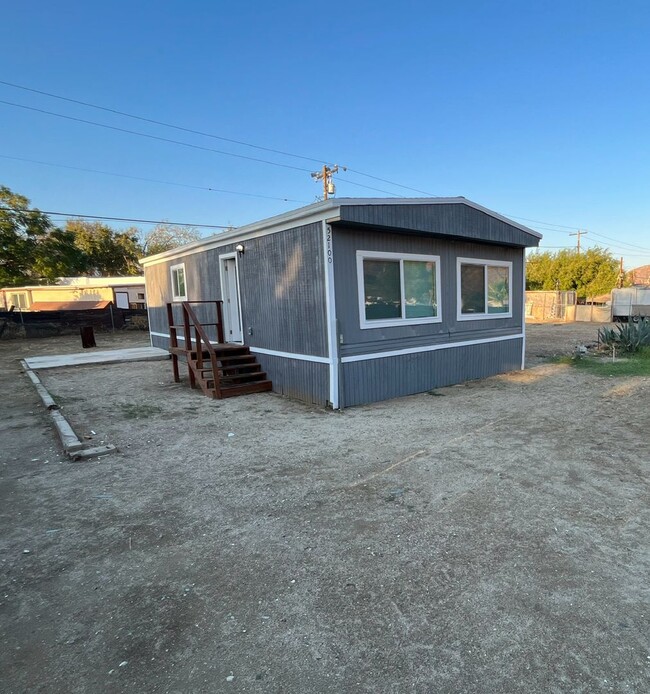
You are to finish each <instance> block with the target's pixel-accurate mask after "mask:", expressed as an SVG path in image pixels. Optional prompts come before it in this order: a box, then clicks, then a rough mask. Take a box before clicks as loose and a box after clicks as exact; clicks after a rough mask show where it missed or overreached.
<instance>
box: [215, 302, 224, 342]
mask: <svg viewBox="0 0 650 694" xmlns="http://www.w3.org/2000/svg"><path fill="white" fill-rule="evenodd" d="M215 303H216V304H217V342H218V343H219V344H223V343H224V337H223V301H215Z"/></svg>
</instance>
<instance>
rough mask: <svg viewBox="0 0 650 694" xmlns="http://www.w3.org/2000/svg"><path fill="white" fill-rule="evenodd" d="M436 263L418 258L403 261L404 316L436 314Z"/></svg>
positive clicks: (433, 315) (428, 316)
mask: <svg viewBox="0 0 650 694" xmlns="http://www.w3.org/2000/svg"><path fill="white" fill-rule="evenodd" d="M435 268H436V264H435V263H433V262H431V263H429V262H422V261H419V260H405V261H404V299H405V301H406V318H431V317H435V316H437V315H438V303H437V298H436V274H435Z"/></svg>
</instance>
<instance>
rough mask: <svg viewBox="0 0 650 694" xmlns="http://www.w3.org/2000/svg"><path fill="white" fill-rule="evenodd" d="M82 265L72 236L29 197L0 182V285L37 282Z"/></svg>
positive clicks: (65, 273) (7, 285) (51, 278)
mask: <svg viewBox="0 0 650 694" xmlns="http://www.w3.org/2000/svg"><path fill="white" fill-rule="evenodd" d="M83 267H84V259H83V254H82V253H80V252H79V250H78V249H77V248H75V246H74V239H73V237H72V236H71V235H69V234H66V233H65V231H63V230H61V229H57V228H56V227H55V226H53V224H52V222H51V221H50V219H49V217H47V216H46V215H45V214H43V213H42V212H40V211H39V210H37V209H32V208H31V207H30V201H29V200H28V199H27V198H26V197H25V196H24V195H19V194H18V193H14V192H12V191H11V190H10V189H9V188H7V187H6V186H0V286H3V287H9V286H13V287H16V286H19V285H21V284H27V283H31V284H40V283H42V282H48V281H53V280H54V279H55V278H56V277H59V276H61V275H70V274H76V273H78V272H79V271H81V270H82V269H83Z"/></svg>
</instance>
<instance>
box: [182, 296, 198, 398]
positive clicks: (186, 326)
mask: <svg viewBox="0 0 650 694" xmlns="http://www.w3.org/2000/svg"><path fill="white" fill-rule="evenodd" d="M181 306H182V308H183V332H184V333H185V336H184V337H185V355H186V359H187V373H188V375H189V377H190V388H196V378H195V376H194V371H193V370H192V366H191V364H190V360H191V359H192V331H191V330H190V315H189V313H188V311H187V304H186V302H185V301H184V302H183V303H182V304H181Z"/></svg>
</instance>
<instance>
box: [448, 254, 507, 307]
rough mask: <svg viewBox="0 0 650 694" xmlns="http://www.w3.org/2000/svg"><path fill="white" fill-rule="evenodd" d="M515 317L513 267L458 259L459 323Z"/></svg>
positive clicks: (491, 262) (493, 261)
mask: <svg viewBox="0 0 650 694" xmlns="http://www.w3.org/2000/svg"><path fill="white" fill-rule="evenodd" d="M510 317H512V263H510V262H507V261H501V260H499V261H497V260H476V259H474V258H459V259H458V319H459V320H472V319H476V318H510Z"/></svg>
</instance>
